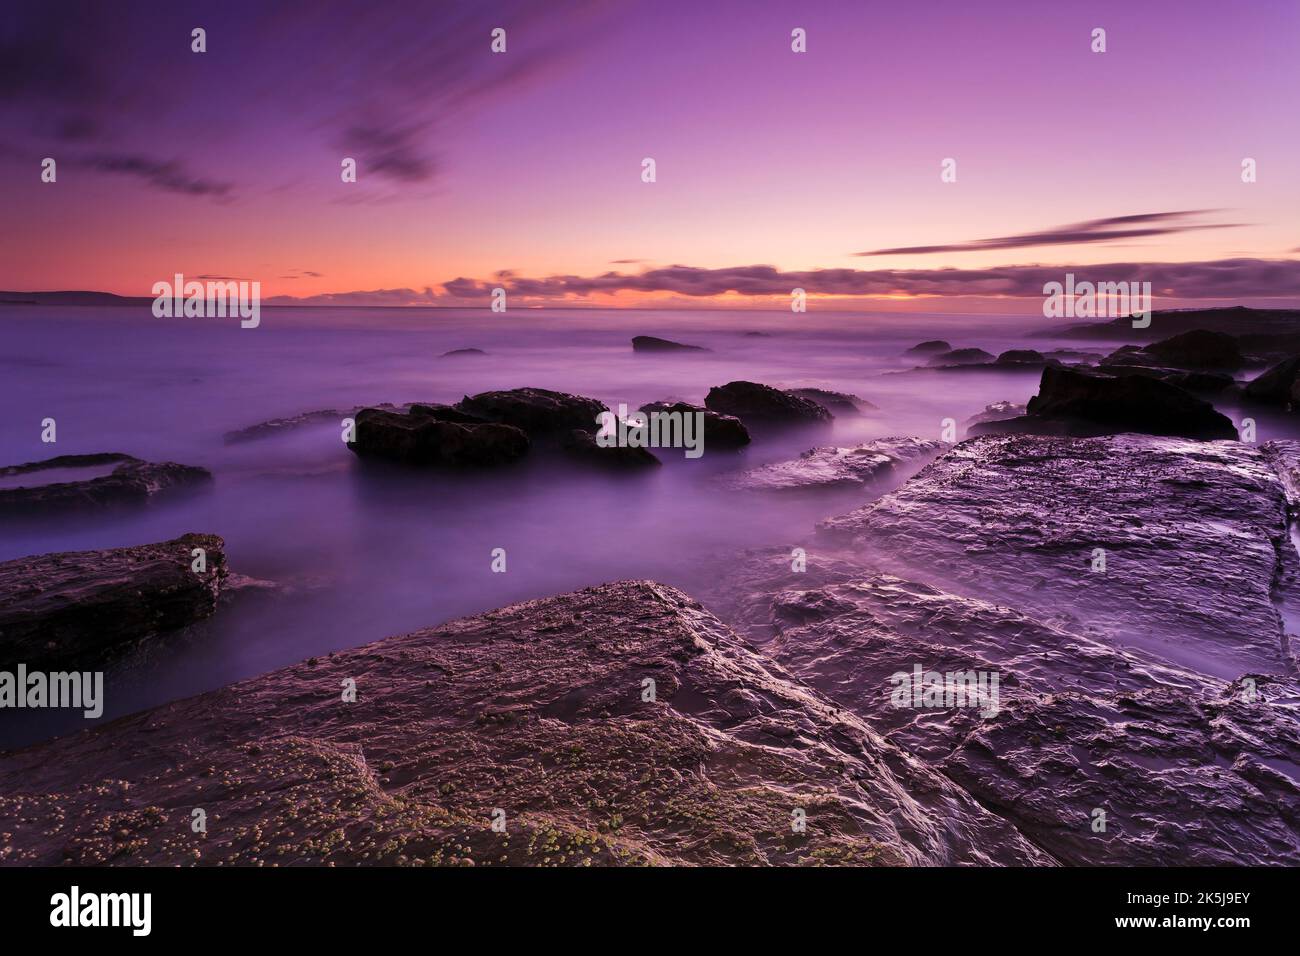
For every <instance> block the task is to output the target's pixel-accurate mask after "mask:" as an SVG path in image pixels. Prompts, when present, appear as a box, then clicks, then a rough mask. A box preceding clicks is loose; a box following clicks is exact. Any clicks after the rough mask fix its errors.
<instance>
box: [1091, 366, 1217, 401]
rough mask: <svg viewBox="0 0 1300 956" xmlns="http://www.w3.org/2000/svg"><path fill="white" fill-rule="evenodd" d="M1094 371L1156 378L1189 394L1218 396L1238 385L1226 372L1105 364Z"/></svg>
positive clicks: (1105, 373) (1104, 373) (1103, 373)
mask: <svg viewBox="0 0 1300 956" xmlns="http://www.w3.org/2000/svg"><path fill="white" fill-rule="evenodd" d="M1094 371H1096V372H1098V373H1099V374H1102V375H1114V376H1123V375H1139V376H1142V377H1144V378H1155V379H1159V380H1160V381H1162V382H1168V383H1169V384H1170V385H1176V386H1177V387H1178V388H1183V389H1186V390H1187V391H1189V392H1204V393H1206V394H1208V395H1217V394H1219V393H1220V392H1223V391H1225V390H1226V389H1229V388H1231V387H1232V386H1233V385H1235V384H1236V379H1234V378H1233V377H1232V376H1231V375H1228V374H1227V373H1226V372H1189V371H1185V370H1183V369H1176V368H1159V367H1156V366H1151V365H1120V364H1118V363H1115V364H1104V365H1102V366H1100V367H1099V368H1097V369H1095V370H1094Z"/></svg>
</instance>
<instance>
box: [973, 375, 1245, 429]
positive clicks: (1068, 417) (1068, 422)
mask: <svg viewBox="0 0 1300 956" xmlns="http://www.w3.org/2000/svg"><path fill="white" fill-rule="evenodd" d="M1026 408H1027V411H1028V414H1027V415H1026V416H1024V417H1022V418H1016V419H1011V420H1010V421H1006V422H983V423H981V424H977V425H972V426H971V433H972V434H986V435H987V434H1018V433H1027V434H1052V435H1072V436H1076V437H1088V436H1097V435H1113V434H1116V433H1119V432H1140V433H1143V434H1147V435H1174V436H1179V437H1182V438H1197V439H1202V440H1212V439H1218V438H1230V439H1235V438H1236V437H1237V430H1236V428H1234V427H1233V424H1232V422H1231V421H1230V420H1229V419H1228V418H1226V417H1225V416H1223V415H1221V414H1219V413H1218V412H1216V411H1215V410H1214V406H1213V405H1211V404H1210V403H1209V402H1206V401H1203V400H1201V399H1199V398H1197V397H1196V396H1195V395H1192V394H1191V393H1190V392H1186V391H1184V390H1183V389H1181V388H1178V387H1177V386H1175V385H1170V384H1169V383H1167V382H1162V381H1159V380H1158V379H1154V378H1147V377H1144V376H1138V375H1124V376H1119V377H1110V376H1102V375H1090V374H1086V373H1084V372H1078V371H1075V370H1073V369H1066V368H1060V367H1057V366H1051V365H1049V366H1047V367H1046V368H1044V369H1043V378H1042V381H1041V382H1040V383H1039V386H1038V394H1037V395H1035V396H1034V397H1033V398H1031V399H1030V400H1029V404H1028V405H1027V406H1026Z"/></svg>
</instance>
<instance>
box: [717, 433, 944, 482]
mask: <svg viewBox="0 0 1300 956" xmlns="http://www.w3.org/2000/svg"><path fill="white" fill-rule="evenodd" d="M948 447H949V446H948V445H947V444H945V443H944V442H939V441H927V440H925V439H921V438H879V439H876V440H875V441H869V442H866V443H865V444H862V445H858V446H857V447H856V448H829V447H828V448H813V449H811V450H809V451H806V452H804V453H803V454H802V455H800V456H799V457H798V458H796V459H794V460H793V461H780V462H775V463H773V464H770V465H762V466H760V467H758V468H751V469H750V470H749V471H746V472H743V473H742V474H740V475H736V476H732V477H729V478H728V479H726V481H727V483H728V484H729V485H731V486H732V487H736V488H745V489H749V490H756V491H808V490H812V489H821V488H843V487H855V486H860V485H864V484H867V483H868V482H871V481H875V480H876V479H878V478H881V477H884V476H885V475H889V474H892V473H893V472H894V470H895V469H896V468H897V467H898V466H900V465H903V464H912V463H920V462H924V461H928V460H929V459H931V458H934V457H935V456H936V455H939V454H941V453H942V452H943V451H945V450H946V449H947V448H948Z"/></svg>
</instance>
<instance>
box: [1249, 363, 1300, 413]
mask: <svg viewBox="0 0 1300 956" xmlns="http://www.w3.org/2000/svg"><path fill="white" fill-rule="evenodd" d="M1297 378H1300V356H1296V357H1294V358H1289V359H1284V360H1283V361H1281V362H1279V363H1277V364H1276V365H1274V366H1273V367H1272V368H1270V369H1269V370H1268V371H1266V372H1264V373H1263V374H1262V375H1260V376H1259V377H1258V378H1256V379H1255V380H1254V381H1252V382H1250V383H1249V384H1247V385H1246V388H1245V391H1244V394H1245V396H1246V397H1247V398H1248V399H1250V400H1251V401H1255V402H1264V403H1267V404H1269V405H1282V406H1285V407H1287V408H1290V407H1292V406H1293V405H1295V404H1296V403H1297V402H1300V388H1297V383H1296V380H1297Z"/></svg>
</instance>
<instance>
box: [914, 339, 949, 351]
mask: <svg viewBox="0 0 1300 956" xmlns="http://www.w3.org/2000/svg"><path fill="white" fill-rule="evenodd" d="M951 351H952V345H950V344H949V343H947V342H945V341H944V340H943V339H931V340H930V341H928V342H922V343H920V344H919V345H913V346H912V347H911V348H910V349H908V350H907V351H906V352H904V353H903V354H904V355H928V354H931V353H934V352H951Z"/></svg>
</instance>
